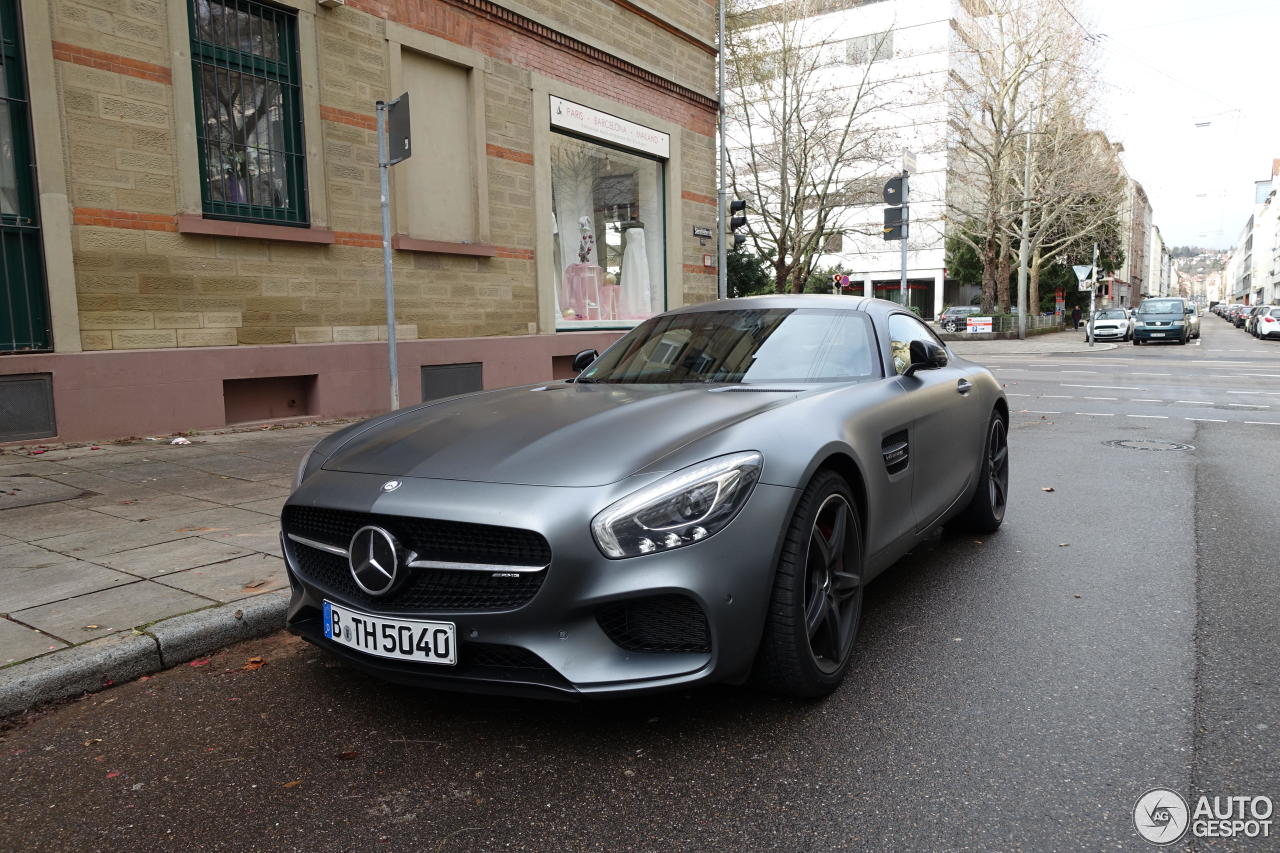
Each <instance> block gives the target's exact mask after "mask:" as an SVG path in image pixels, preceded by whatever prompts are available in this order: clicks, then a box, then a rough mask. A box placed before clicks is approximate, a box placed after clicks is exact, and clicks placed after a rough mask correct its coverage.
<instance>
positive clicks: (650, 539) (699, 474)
mask: <svg viewBox="0 0 1280 853" xmlns="http://www.w3.org/2000/svg"><path fill="white" fill-rule="evenodd" d="M763 461H764V457H762V456H761V455H760V454H759V453H756V452H755V451H747V452H744V453H731V454H729V455H728V456H718V457H716V458H715V459H708V460H707V461H706V462H699V463H698V464H697V465H690V466H689V467H688V468H685V469H683V470H681V471H677V472H675V473H674V474H670V475H668V476H666V477H663V478H662V479H661V480H658V481H657V482H656V483H651V484H649V485H648V486H645V487H644V488H643V489H640V490H639V491H637V492H634V493H632V494H630V495H628V496H627V497H625V498H623V499H622V500H620V501H617V502H616V503H613V504H611V505H609V506H608V507H606V508H605V509H604V510H602V511H601V512H600V514H599V515H597V516H596V517H595V518H594V519H592V521H591V535H592V536H593V537H594V538H595V540H596V545H598V546H599V547H600V550H601V551H603V552H604V554H605V556H607V557H612V558H614V559H619V558H622V557H638V556H640V555H641V554H652V553H653V552H655V551H670V550H671V549H673V548H682V547H684V546H685V545H691V544H693V543H694V542H698V541H700V540H702V539H706V538H707V537H708V536H711V535H713V534H715V533H718V532H719V531H721V530H723V529H724V528H725V527H726V526H727V525H728V524H729V522H730V521H732V520H733V517H734V516H735V515H737V514H738V510H740V509H742V507H743V504H745V503H746V502H747V498H748V497H750V496H751V490H752V488H753V487H754V486H755V484H756V480H758V479H759V477H760V466H761V464H762V463H763Z"/></svg>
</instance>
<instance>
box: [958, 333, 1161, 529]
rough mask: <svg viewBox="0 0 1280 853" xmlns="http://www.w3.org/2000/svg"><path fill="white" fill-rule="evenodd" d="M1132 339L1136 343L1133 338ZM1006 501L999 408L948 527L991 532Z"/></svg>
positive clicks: (1005, 436) (1005, 442) (1004, 429)
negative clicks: (965, 498)
mask: <svg viewBox="0 0 1280 853" xmlns="http://www.w3.org/2000/svg"><path fill="white" fill-rule="evenodd" d="M1134 343H1137V340H1136V339H1135V341H1134ZM1008 505H1009V427H1008V425H1007V424H1006V423H1005V421H1004V418H1002V417H1001V416H1000V413H999V412H992V413H991V420H990V422H989V423H988V424H987V438H986V441H985V442H984V443H983V447H982V467H981V470H980V472H979V474H978V485H977V488H976V490H975V491H974V493H973V497H972V498H971V499H970V500H969V505H968V506H966V507H965V508H964V509H963V510H961V512H960V514H959V515H957V516H956V517H955V518H953V519H951V520H950V521H948V522H947V525H946V526H947V527H948V528H951V529H960V530H965V531H970V532H973V533H994V532H995V531H996V530H998V529H999V527H1000V525H1001V524H1002V523H1004V513H1005V509H1006V508H1007V507H1008Z"/></svg>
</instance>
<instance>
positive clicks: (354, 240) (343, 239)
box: [333, 231, 382, 249]
mask: <svg viewBox="0 0 1280 853" xmlns="http://www.w3.org/2000/svg"><path fill="white" fill-rule="evenodd" d="M333 242H334V243H335V244H336V245H338V246H359V247H361V248H364V249H381V248H382V235H381V234H364V233H362V232H360V231H334V232H333Z"/></svg>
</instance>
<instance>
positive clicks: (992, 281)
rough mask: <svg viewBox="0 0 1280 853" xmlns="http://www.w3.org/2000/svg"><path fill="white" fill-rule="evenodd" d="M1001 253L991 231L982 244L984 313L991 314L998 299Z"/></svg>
mask: <svg viewBox="0 0 1280 853" xmlns="http://www.w3.org/2000/svg"><path fill="white" fill-rule="evenodd" d="M999 253H1000V246H999V243H997V242H996V238H995V236H994V235H993V234H992V232H991V231H988V232H987V239H986V240H985V241H983V244H982V313H983V314H990V313H991V309H992V308H993V307H995V299H996V266H997V264H996V256H997V255H998V254H999Z"/></svg>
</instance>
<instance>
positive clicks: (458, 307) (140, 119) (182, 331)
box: [53, 0, 715, 349]
mask: <svg viewBox="0 0 1280 853" xmlns="http://www.w3.org/2000/svg"><path fill="white" fill-rule="evenodd" d="M469 5H474V4H468V3H467V2H462V0H394V2H383V0H349V3H348V5H347V6H345V7H343V8H339V9H336V10H333V11H331V12H330V11H324V10H320V11H318V12H317V14H316V16H315V21H316V27H315V29H316V44H315V45H314V46H310V45H303V49H304V50H308V49H311V50H314V51H315V54H316V58H317V67H318V81H317V83H318V95H319V103H320V110H319V118H320V122H319V125H320V137H321V138H320V139H319V140H314V139H309V140H308V145H309V147H311V148H318V150H319V152H320V156H321V162H322V163H323V168H324V175H325V185H326V198H325V202H326V203H327V211H328V213H327V217H328V222H327V223H325V224H326V225H327V227H328V228H329V229H330V230H331V231H332V232H333V235H332V236H333V240H334V242H333V244H332V245H307V244H300V243H286V242H278V241H273V240H254V239H244V238H235V237H221V236H208V235H199V234H188V233H179V232H178V226H177V214H178V213H180V212H181V211H180V210H179V196H178V190H177V188H178V186H179V185H180V184H181V181H182V179H183V177H184V176H183V175H181V174H179V169H180V168H182V167H181V166H180V158H179V157H178V154H177V152H178V151H180V150H181V148H180V147H181V146H189V147H190V149H191V150H194V144H195V142H194V139H184V138H178V130H177V129H176V128H177V127H178V126H179V125H178V124H177V123H176V122H175V119H176V118H178V117H176V116H175V115H174V109H175V107H174V91H173V88H172V86H173V83H172V80H173V77H174V74H173V71H174V70H173V69H171V68H170V67H169V63H170V62H171V61H172V59H171V57H172V54H171V35H170V33H169V32H168V28H167V25H166V21H167V20H168V18H167V14H166V7H165V5H164V4H163V3H161V2H156V0H78V1H77V2H70V0H55V2H54V3H53V10H54V11H53V39H54V56H55V59H56V60H57V63H56V64H57V74H58V83H59V90H60V91H59V93H58V94H59V97H60V99H61V105H62V112H63V115H64V117H65V118H64V133H65V138H64V142H65V145H66V152H67V160H68V162H67V164H66V165H67V169H68V183H69V187H68V189H69V197H70V200H71V204H72V207H73V223H74V224H73V226H72V245H73V250H74V261H75V269H76V289H77V294H78V301H79V308H80V312H81V313H80V320H81V330H82V332H81V342H82V345H83V346H84V347H85V349H130V348H154V347H185V346H220V345H235V344H242V345H250V344H288V343H316V342H327V341H362V340H376V339H377V338H378V336H379V335H380V334H383V331H382V328H381V324H382V322H383V320H384V313H383V312H384V308H383V301H382V287H383V285H382V268H381V242H380V241H381V238H380V219H379V208H378V189H377V170H376V168H375V167H374V166H373V165H372V164H373V163H374V162H375V159H376V137H375V134H374V132H373V129H372V128H373V109H372V104H373V102H374V101H375V100H376V99H377V98H379V97H383V96H385V95H386V93H387V90H388V88H389V83H388V79H389V69H388V60H387V44H386V42H385V40H384V37H383V32H384V24H383V18H384V17H390V18H391V19H392V20H395V21H397V22H399V23H403V24H406V25H408V26H412V27H414V28H416V29H419V30H422V31H424V32H427V33H431V34H433V35H438V36H441V37H443V38H446V39H448V40H449V41H452V42H455V43H457V44H462V45H465V46H467V47H469V48H472V49H474V50H477V51H479V52H480V53H482V54H484V55H485V56H486V57H487V59H486V65H485V69H484V70H485V71H486V72H487V73H486V76H485V80H486V86H485V104H484V109H485V123H486V139H485V142H486V151H487V154H488V157H487V165H488V186H487V193H488V202H489V210H490V227H491V241H492V243H493V244H494V245H495V246H496V247H497V256H496V257H472V256H463V255H448V254H424V253H411V252H397V253H396V257H395V267H396V293H397V309H398V315H399V317H398V319H399V322H400V323H401V324H402V325H401V326H400V327H399V331H398V333H399V334H401V335H402V336H403V337H406V338H413V337H422V338H428V337H430V338H437V337H475V336H489V335H509V334H527V333H528V332H529V329H530V324H531V323H534V322H535V321H536V319H537V299H538V297H537V292H536V290H537V288H536V282H535V267H536V264H535V258H534V249H533V247H534V236H535V228H536V227H537V221H536V218H535V211H534V210H533V186H532V183H533V158H534V157H535V156H537V152H535V151H533V141H532V140H533V128H532V126H531V122H532V113H533V103H532V95H531V90H530V77H529V71H531V70H532V71H536V72H538V73H541V74H544V75H546V76H549V77H552V78H554V79H558V80H562V81H565V82H568V83H572V84H573V85H575V86H578V87H580V88H583V89H587V90H589V91H592V92H596V93H598V94H600V95H602V96H605V97H607V98H610V99H612V100H616V101H618V102H621V103H625V104H628V105H629V106H632V107H634V108H637V109H640V110H643V111H645V112H647V113H649V114H651V115H654V116H655V117H659V118H661V119H663V120H667V121H675V122H678V123H679V124H680V125H681V126H682V128H684V132H682V133H681V134H679V135H678V136H677V139H676V140H673V141H674V142H678V143H679V144H682V145H683V150H682V162H683V164H684V167H683V170H682V171H683V174H681V175H678V176H677V175H671V176H669V179H672V180H679V181H681V189H682V190H683V191H684V195H683V196H682V198H683V201H682V213H683V216H684V217H685V221H686V222H692V223H696V224H714V220H715V209H714V194H715V181H714V157H715V150H714V140H713V133H714V127H715V114H714V112H713V111H712V109H711V108H710V107H709V105H708V102H707V101H706V99H705V97H704V98H701V99H700V98H699V97H698V94H699V93H706V92H713V91H714V85H713V84H714V76H715V68H714V58H713V57H712V56H711V55H710V54H709V53H708V52H706V51H705V50H702V49H699V48H697V47H696V46H694V45H693V44H691V43H690V42H689V40H687V39H684V38H680V37H678V36H676V35H674V34H672V33H670V32H669V31H667V30H665V29H663V28H662V27H661V26H658V25H655V24H654V23H653V22H652V21H650V20H648V19H646V17H645V16H643V15H639V14H636V13H635V12H633V11H630V10H628V9H627V8H625V6H626V4H619V3H617V2H615V0H573V2H572V4H571V5H572V6H573V9H574V16H575V17H574V20H575V21H577V22H578V24H577V25H576V26H575V28H574V30H575V32H581V33H582V34H583V35H584V38H586V37H590V38H591V39H592V40H593V41H594V40H595V39H598V40H599V42H600V44H603V45H607V44H616V43H620V42H625V43H626V44H627V55H629V56H634V57H638V58H640V59H643V60H644V61H645V62H646V63H648V70H649V71H650V72H653V73H656V74H658V75H661V76H662V77H663V78H665V80H666V81H667V82H666V83H664V82H663V81H662V80H657V81H655V80H653V79H650V78H647V77H645V76H644V75H643V74H640V73H638V72H637V71H635V70H634V69H628V68H626V67H619V66H618V65H617V64H616V63H610V62H609V61H608V60H603V59H601V58H599V57H595V56H593V55H592V54H591V52H590V51H589V50H583V49H580V48H575V47H574V46H572V45H569V46H566V45H565V44H564V43H554V42H553V41H552V40H549V39H547V38H540V37H539V36H538V35H537V34H536V33H533V34H530V33H529V32H527V31H522V30H520V29H519V28H518V27H512V26H511V25H510V24H509V22H506V23H504V22H503V21H501V20H498V19H496V18H494V17H493V16H492V15H486V14H481V13H479V12H477V11H476V10H475V9H472V8H468V7H469ZM525 5H527V6H528V7H531V8H532V7H538V8H540V9H542V10H543V11H545V12H546V13H547V16H548V17H551V16H552V12H553V11H555V10H558V11H557V12H556V14H559V15H561V16H563V15H565V14H567V11H568V10H567V7H568V6H569V5H570V4H569V3H565V4H561V3H558V2H551V0H546V2H541V0H537V1H536V2H534V0H526V3H525ZM634 5H636V6H638V7H644V8H648V9H650V10H652V11H656V12H661V13H662V14H663V15H664V16H665V17H666V18H668V19H670V20H671V21H673V22H676V23H678V24H679V25H680V26H682V27H687V28H688V29H689V30H690V32H696V31H702V32H705V30H706V26H707V24H708V22H710V25H711V27H712V30H711V32H712V34H713V33H714V14H715V13H714V6H712V5H709V4H707V3H706V0H672V2H648V3H637V4H634ZM597 46H598V45H597ZM669 84H670V85H669ZM184 119H185V117H184ZM419 150H420V151H423V152H427V151H429V146H428V147H425V148H419ZM685 231H686V233H687V232H688V229H687V228H686V229H685ZM669 251H675V252H678V253H680V255H681V257H682V258H683V262H684V268H685V271H686V275H685V282H684V285H685V292H686V297H685V298H686V301H701V300H703V299H707V298H711V297H712V296H713V295H714V290H715V282H714V275H713V274H712V272H713V271H711V270H705V269H703V267H702V253H703V251H704V249H703V248H702V247H700V246H699V245H698V242H697V241H696V240H695V239H693V238H691V237H686V238H685V240H684V243H683V244H682V245H681V246H679V247H674V246H673V247H669ZM705 251H711V252H713V251H714V249H713V248H711V249H707V250H705Z"/></svg>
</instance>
